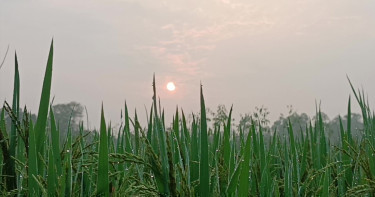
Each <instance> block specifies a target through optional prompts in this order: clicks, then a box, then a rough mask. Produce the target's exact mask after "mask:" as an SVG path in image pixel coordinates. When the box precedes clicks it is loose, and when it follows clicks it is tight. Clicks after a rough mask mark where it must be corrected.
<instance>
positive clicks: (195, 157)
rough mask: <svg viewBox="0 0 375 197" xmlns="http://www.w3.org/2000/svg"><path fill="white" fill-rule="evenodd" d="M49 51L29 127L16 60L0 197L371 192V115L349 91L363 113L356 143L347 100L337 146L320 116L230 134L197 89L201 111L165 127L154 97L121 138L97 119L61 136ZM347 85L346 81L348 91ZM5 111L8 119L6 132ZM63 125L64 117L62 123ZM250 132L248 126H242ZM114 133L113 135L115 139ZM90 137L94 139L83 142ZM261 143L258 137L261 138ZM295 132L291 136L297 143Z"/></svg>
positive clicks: (3, 132)
mask: <svg viewBox="0 0 375 197" xmlns="http://www.w3.org/2000/svg"><path fill="white" fill-rule="evenodd" d="M52 60H53V44H51V48H50V53H49V57H48V62H47V67H46V72H45V77H44V82H43V89H42V94H41V99H40V105H39V111H38V114H37V117H36V120H35V121H33V120H32V119H33V118H32V117H31V115H30V114H29V113H28V111H27V109H26V108H25V109H24V110H22V111H23V114H20V111H21V109H20V106H19V99H20V98H19V95H20V92H19V90H20V87H19V84H20V83H19V81H20V79H19V75H18V63H17V57H16V58H15V71H16V72H15V77H14V93H13V101H12V105H11V106H10V105H9V104H8V103H7V102H4V106H3V108H2V111H1V115H0V145H1V153H2V154H1V157H0V163H1V164H2V165H0V170H1V180H0V181H1V182H0V186H1V192H2V194H1V195H4V196H6V195H7V196H15V195H17V196H23V195H26V196H97V195H98V196H110V195H112V196H131V195H139V196H142V195H143V196H315V195H317V196H330V195H333V196H344V195H349V196H350V195H366V196H374V195H375V177H374V175H375V157H374V153H375V149H374V146H375V136H374V135H373V132H374V131H375V118H374V114H373V113H372V112H371V111H370V108H369V106H368V103H367V102H366V100H365V96H364V93H363V92H360V91H355V90H354V88H353V86H352V88H353V93H354V95H355V98H356V100H357V102H358V104H359V105H360V107H361V110H362V119H363V125H362V126H363V127H362V128H363V129H362V130H361V131H362V132H361V136H360V137H353V135H352V132H353V131H352V125H351V124H352V121H351V117H352V113H351V100H350V99H349V103H348V112H347V116H346V119H345V124H344V123H343V121H342V120H341V117H339V118H338V124H339V134H337V136H339V140H338V143H334V144H333V143H332V142H331V140H330V139H329V138H327V135H326V129H327V125H326V124H325V122H324V118H323V116H322V113H321V112H320V110H319V109H318V110H317V115H316V118H315V119H314V120H313V121H310V123H309V124H307V125H304V126H303V127H302V126H299V127H298V128H297V129H296V127H293V125H292V123H291V121H290V120H289V121H288V123H287V135H280V134H279V133H278V130H277V129H275V130H273V129H271V130H269V129H266V128H264V127H263V126H262V125H263V123H262V122H261V121H258V120H256V119H251V120H250V124H244V126H239V127H237V128H233V127H232V123H231V121H232V118H231V114H232V109H230V111H229V114H228V115H227V116H226V117H227V118H226V121H224V122H223V123H221V124H215V125H214V127H213V128H209V126H207V117H206V115H207V114H206V108H205V102H204V97H203V91H202V88H201V92H200V105H201V111H200V114H199V115H198V116H197V115H196V116H193V119H192V121H191V123H189V122H187V120H186V117H185V114H184V113H183V111H178V110H176V113H175V115H174V118H173V122H172V127H171V128H170V129H166V124H165V121H164V112H162V111H161V107H160V106H158V104H157V101H156V90H155V78H154V81H153V87H154V96H153V105H152V106H151V110H150V114H148V117H149V119H148V125H147V126H145V127H143V126H141V125H140V124H139V122H138V118H137V114H136V113H135V114H134V118H131V117H130V115H129V113H128V110H127V106H126V105H125V110H124V111H125V113H124V123H123V126H121V127H120V129H119V132H117V131H113V130H112V128H111V125H107V124H106V121H105V117H104V115H103V107H102V113H101V122H100V130H99V131H98V132H88V131H85V129H84V127H83V125H82V124H80V127H79V129H78V130H79V132H80V134H79V135H78V136H77V137H73V136H72V132H71V131H72V129H70V127H68V128H67V129H68V132H67V136H66V139H65V140H64V143H60V135H59V133H60V129H59V127H58V126H57V124H56V122H55V115H54V113H55V112H54V108H52V107H51V106H50V105H51V103H50V100H51V99H50V90H51V80H52V62H53V61H52ZM350 85H351V84H350ZM5 114H7V115H8V116H9V117H10V118H11V119H12V122H11V128H10V130H9V129H7V126H6V121H5ZM67 121H68V122H70V120H67ZM246 125H248V126H246ZM113 133H118V135H117V136H114V135H113ZM90 134H92V135H93V137H92V138H91V139H88V136H90ZM266 135H267V136H268V137H267V138H268V139H267V140H265V136H266ZM297 135H298V137H296V136H297Z"/></svg>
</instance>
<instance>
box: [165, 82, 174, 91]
mask: <svg viewBox="0 0 375 197" xmlns="http://www.w3.org/2000/svg"><path fill="white" fill-rule="evenodd" d="M167 89H168V90H169V91H171V92H172V91H174V90H175V89H176V86H175V85H174V83H173V82H172V81H171V82H168V84H167Z"/></svg>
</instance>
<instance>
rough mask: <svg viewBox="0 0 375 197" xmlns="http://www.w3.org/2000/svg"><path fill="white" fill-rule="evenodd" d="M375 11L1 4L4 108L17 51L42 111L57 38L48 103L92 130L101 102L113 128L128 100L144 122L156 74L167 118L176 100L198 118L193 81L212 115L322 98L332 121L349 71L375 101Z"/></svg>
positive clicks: (232, 4)
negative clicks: (76, 109)
mask: <svg viewBox="0 0 375 197" xmlns="http://www.w3.org/2000/svg"><path fill="white" fill-rule="evenodd" d="M374 10H375V1H372V0H361V1H358V0H350V1H349V0H330V1H327V0H296V1H295V0H284V1H280V0H239V1H232V0H164V1H158V0H157V1H155V0H146V1H135V0H122V1H120V0H119V1H104V0H102V1H92V0H90V1H78V0H74V1H73V0H64V1H51V0H49V1H10V0H0V56H1V58H2V57H3V55H4V54H5V51H6V48H7V46H8V44H9V45H10V52H9V54H8V58H7V59H6V62H5V64H4V66H3V68H2V69H1V70H0V101H1V103H3V101H4V100H5V99H6V100H8V101H11V97H12V88H13V87H12V86H13V85H12V84H13V75H14V51H15V50H17V54H18V59H19V65H20V77H21V104H22V105H25V104H26V105H27V106H28V107H29V108H30V109H31V110H32V111H33V112H35V113H36V112H37V106H38V104H39V99H40V93H41V87H42V81H43V75H44V70H45V66H46V62H47V56H48V50H49V45H50V42H51V39H52V37H53V38H54V46H55V56H54V70H53V83H52V96H55V103H66V102H70V101H77V102H80V103H82V104H84V105H86V106H87V108H88V112H89V118H90V122H91V125H92V126H95V125H98V123H99V116H100V106H101V102H102V101H103V102H104V107H105V112H106V116H107V119H109V120H112V122H114V123H117V122H119V119H120V110H121V109H122V108H123V106H124V101H125V100H126V101H127V103H128V107H129V110H130V111H131V112H132V114H133V111H134V109H135V108H137V110H138V112H139V115H140V116H141V117H143V118H145V112H144V111H145V110H144V105H146V106H147V108H148V109H149V107H150V104H151V98H152V87H151V84H152V75H153V73H154V72H155V74H156V80H157V91H158V94H159V96H160V98H161V103H162V105H163V106H164V107H165V110H166V116H167V117H168V119H170V118H171V117H172V114H173V112H174V109H175V107H176V105H177V104H178V106H179V107H182V108H183V109H184V110H185V112H186V113H190V112H192V111H194V112H197V111H199V84H200V81H202V84H203V87H204V94H205V98H206V103H207V104H206V105H207V106H208V107H210V108H213V109H215V108H216V106H217V105H218V104H225V105H226V106H227V107H228V108H229V107H230V105H231V104H233V105H234V114H236V116H237V117H238V115H239V114H243V113H245V112H250V111H253V109H254V107H255V106H261V105H264V106H265V107H268V108H269V110H270V111H271V114H270V118H271V119H272V120H275V119H276V118H277V117H278V116H279V115H280V113H286V112H287V108H286V106H287V105H293V107H294V109H295V110H296V111H297V112H307V113H308V114H309V115H312V114H313V113H314V110H315V100H318V101H319V100H321V101H322V110H323V111H325V112H326V113H327V114H328V115H329V116H330V117H331V118H332V117H333V116H334V115H337V114H338V113H341V114H344V113H345V112H346V107H347V100H348V97H349V94H350V93H351V90H350V86H349V85H348V82H347V79H346V74H348V75H349V76H350V78H351V80H352V82H353V83H354V84H355V85H356V87H363V88H364V89H365V90H366V91H367V93H368V95H369V100H370V102H371V103H374V87H375V77H374V73H375V12H374ZM168 81H174V82H175V84H176V86H177V90H176V91H175V92H173V93H170V92H168V91H167V90H166V88H165V85H166V83H167V82H168ZM356 105H357V104H356V103H355V106H356ZM132 116H133V115H132ZM237 120H238V118H237Z"/></svg>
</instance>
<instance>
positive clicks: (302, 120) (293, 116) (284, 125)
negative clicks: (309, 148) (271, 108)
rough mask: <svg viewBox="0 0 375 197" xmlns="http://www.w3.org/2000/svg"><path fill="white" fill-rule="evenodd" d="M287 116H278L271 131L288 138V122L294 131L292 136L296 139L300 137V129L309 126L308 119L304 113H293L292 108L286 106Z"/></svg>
mask: <svg viewBox="0 0 375 197" xmlns="http://www.w3.org/2000/svg"><path fill="white" fill-rule="evenodd" d="M288 109H289V114H288V116H286V117H285V116H284V115H283V114H280V117H279V119H278V120H276V121H275V122H274V123H273V125H272V127H271V129H272V130H273V131H276V132H277V133H278V134H279V135H286V136H288V124H289V120H290V123H291V124H292V128H293V131H294V136H295V137H298V136H300V133H301V132H297V131H300V130H301V129H305V128H306V126H308V125H309V124H310V117H309V116H308V115H307V114H306V113H302V114H299V113H297V112H295V111H294V110H293V108H292V106H288Z"/></svg>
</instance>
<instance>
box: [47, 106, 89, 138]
mask: <svg viewBox="0 0 375 197" xmlns="http://www.w3.org/2000/svg"><path fill="white" fill-rule="evenodd" d="M52 108H53V113H54V115H55V119H56V124H57V125H58V128H59V131H60V137H65V136H66V133H67V132H68V129H69V126H70V128H71V130H72V133H77V132H78V131H79V122H80V121H81V120H82V117H83V109H84V108H83V106H82V105H81V104H80V103H77V102H74V101H72V102H70V103H63V104H56V105H53V106H52ZM69 124H70V125H69Z"/></svg>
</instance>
